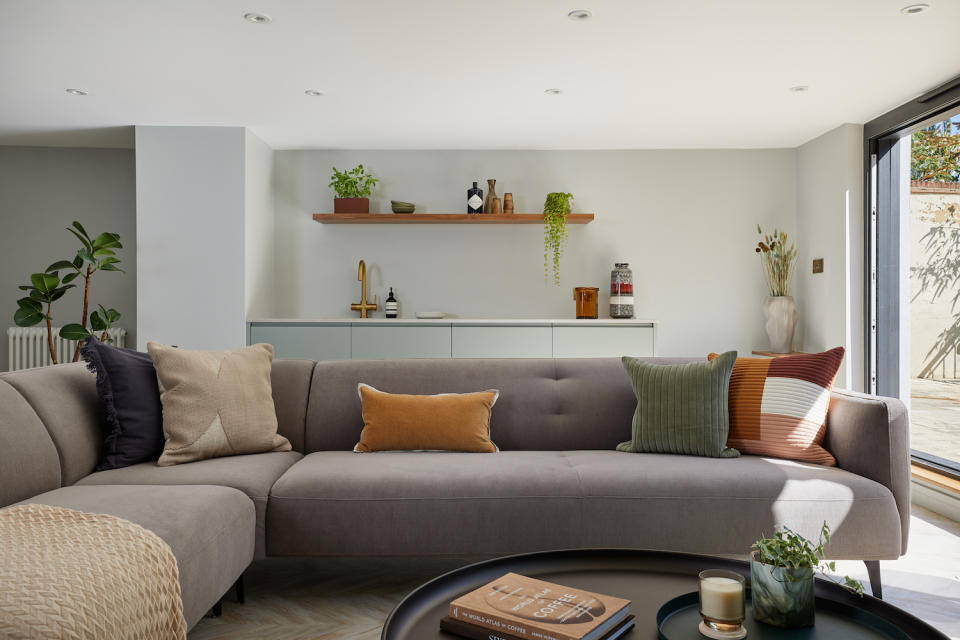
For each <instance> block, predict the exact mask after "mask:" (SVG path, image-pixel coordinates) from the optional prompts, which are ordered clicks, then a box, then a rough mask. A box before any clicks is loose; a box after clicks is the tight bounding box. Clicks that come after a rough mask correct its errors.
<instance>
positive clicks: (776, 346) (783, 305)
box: [763, 296, 798, 353]
mask: <svg viewBox="0 0 960 640" xmlns="http://www.w3.org/2000/svg"><path fill="white" fill-rule="evenodd" d="M763 315H764V317H765V318H766V319H767V325H766V328H767V336H769V338H770V351H772V352H774V353H791V352H792V351H793V332H794V330H795V329H796V328H797V316H798V314H797V308H796V305H795V304H794V302H793V296H770V297H768V298H767V299H766V300H764V301H763Z"/></svg>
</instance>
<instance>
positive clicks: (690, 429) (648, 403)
mask: <svg viewBox="0 0 960 640" xmlns="http://www.w3.org/2000/svg"><path fill="white" fill-rule="evenodd" d="M736 360H737V352H736V351H728V352H727V353H724V354H723V355H720V356H717V357H716V359H714V360H712V361H710V362H689V363H687V364H676V365H662V364H653V363H650V362H644V361H643V360H641V359H640V358H630V357H627V356H624V357H623V368H624V369H626V370H627V375H628V376H629V377H630V384H632V385H633V392H634V393H635V394H637V410H636V411H635V412H634V414H633V423H632V438H631V439H630V440H627V441H626V442H621V443H620V444H618V445H617V451H629V452H633V453H637V452H647V453H681V454H686V455H690V456H707V457H713V458H735V457H737V456H738V455H740V452H739V451H737V450H736V449H731V448H729V447H727V435H728V433H729V431H730V408H729V400H728V398H729V394H728V388H729V385H730V372H731V371H733V365H734V363H735V362H736Z"/></svg>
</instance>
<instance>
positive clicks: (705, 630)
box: [700, 569, 747, 639]
mask: <svg viewBox="0 0 960 640" xmlns="http://www.w3.org/2000/svg"><path fill="white" fill-rule="evenodd" d="M746 615H747V601H746V588H745V580H744V578H743V576H742V575H740V574H739V573H736V572H734V571H725V570H723V569H708V570H707V571H701V572H700V616H701V617H702V618H703V620H702V621H701V622H700V633H701V634H703V635H705V636H707V637H708V638H731V639H736V638H745V637H746V636H747V630H746V629H744V628H743V620H744V618H746Z"/></svg>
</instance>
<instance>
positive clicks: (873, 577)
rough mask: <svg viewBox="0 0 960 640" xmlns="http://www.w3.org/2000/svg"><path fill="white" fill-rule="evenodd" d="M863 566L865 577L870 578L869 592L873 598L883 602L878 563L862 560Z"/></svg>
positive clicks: (876, 561)
mask: <svg viewBox="0 0 960 640" xmlns="http://www.w3.org/2000/svg"><path fill="white" fill-rule="evenodd" d="M863 564H865V565H867V576H868V577H869V578H870V591H872V592H873V597H874V598H879V599H880V600H883V584H882V583H881V582H880V561H879V560H864V561H863Z"/></svg>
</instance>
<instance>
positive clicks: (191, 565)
mask: <svg viewBox="0 0 960 640" xmlns="http://www.w3.org/2000/svg"><path fill="white" fill-rule="evenodd" d="M128 468H129V467H128ZM27 503H35V504H47V505H52V506H57V507H67V508H69V509H77V510H79V511H86V512H89V513H105V514H108V515H112V516H116V517H118V518H124V519H125V520H129V521H130V522H133V523H136V524H138V525H140V526H142V527H144V528H145V529H149V530H150V531H152V532H154V533H155V534H157V535H158V536H160V537H161V538H162V539H163V540H164V541H165V542H166V543H167V544H168V545H170V548H171V549H172V550H173V555H174V556H176V558H177V566H178V568H179V570H180V590H181V595H182V597H183V615H184V617H185V618H186V620H187V625H188V626H190V627H192V626H193V625H195V624H196V623H197V622H198V621H199V620H200V619H201V618H202V617H203V616H204V614H205V613H206V612H207V611H208V610H209V609H210V607H211V606H213V604H215V603H216V602H217V600H219V599H220V597H221V596H223V594H224V593H226V592H227V590H228V589H230V587H231V585H232V584H233V583H234V582H235V581H236V579H237V578H238V577H239V576H240V575H241V574H242V573H243V572H244V570H245V569H246V568H247V566H248V565H249V564H250V562H251V561H252V559H253V542H254V540H253V538H254V518H255V516H254V509H253V505H252V504H251V503H250V500H248V499H247V498H245V497H244V495H243V493H241V492H240V491H237V490H236V489H230V488H227V487H213V486H183V487H158V486H83V487H78V486H73V487H63V488H61V489H56V490H54V491H49V492H47V493H42V494H40V495H38V496H34V497H33V498H31V499H30V500H26V501H24V502H22V503H21V504H27Z"/></svg>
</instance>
